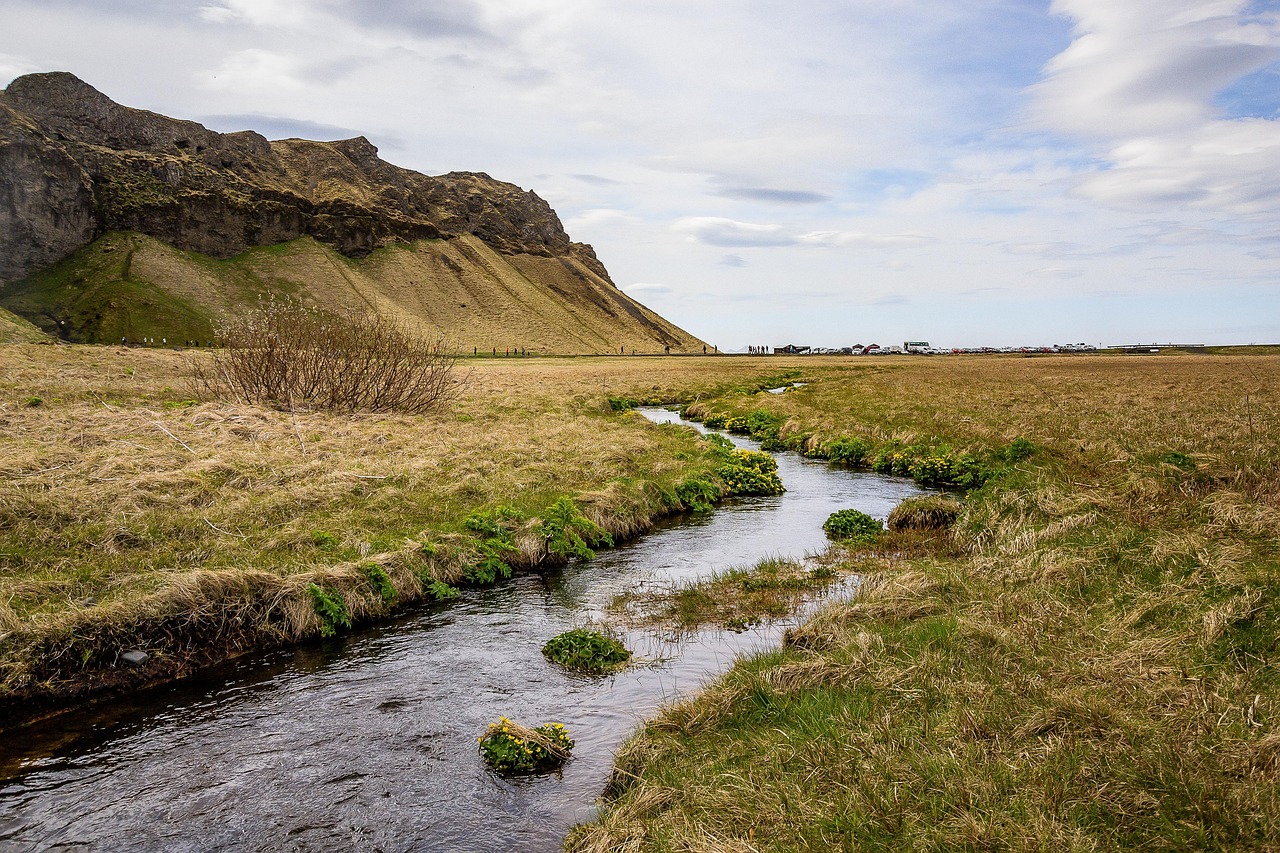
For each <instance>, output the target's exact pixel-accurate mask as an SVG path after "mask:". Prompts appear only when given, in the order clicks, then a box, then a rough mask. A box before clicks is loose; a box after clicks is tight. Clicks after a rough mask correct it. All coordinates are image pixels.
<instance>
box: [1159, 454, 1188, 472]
mask: <svg viewBox="0 0 1280 853" xmlns="http://www.w3.org/2000/svg"><path fill="white" fill-rule="evenodd" d="M1160 461H1161V462H1164V463H1165V464H1167V465H1172V466H1173V467H1175V468H1179V469H1181V470H1183V471H1188V472H1190V471H1194V470H1196V462H1195V460H1194V459H1192V458H1191V457H1190V456H1188V455H1187V454H1185V453H1181V452H1179V451H1177V450H1171V451H1169V452H1168V453H1166V454H1164V455H1163V456H1161V457H1160Z"/></svg>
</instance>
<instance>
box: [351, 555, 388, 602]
mask: <svg viewBox="0 0 1280 853" xmlns="http://www.w3.org/2000/svg"><path fill="white" fill-rule="evenodd" d="M360 568H361V571H363V572H364V576H365V578H366V579H367V580H368V581H369V584H370V585H371V586H372V587H373V588H374V590H376V591H377V593H378V595H379V596H381V597H382V600H383V602H384V603H386V604H390V603H391V602H393V601H395V599H396V588H395V585H394V584H393V583H391V576H390V575H388V574H387V570H386V569H384V568H383V567H382V566H380V565H378V564H377V563H365V564H364V565H363V566H361V567H360Z"/></svg>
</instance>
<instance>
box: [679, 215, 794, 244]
mask: <svg viewBox="0 0 1280 853" xmlns="http://www.w3.org/2000/svg"><path fill="white" fill-rule="evenodd" d="M672 228H673V229H675V230H676V231H679V232H681V233H683V234H686V235H688V236H689V238H690V239H691V240H695V241H697V242H699V243H706V244H707V245H709V246H724V247H726V248H733V247H738V246H742V247H746V246H791V245H794V244H795V243H796V242H797V238H796V237H795V236H794V235H791V234H787V233H786V232H785V231H784V230H783V228H782V226H780V225H759V224H756V223H754V222H738V221H736V220H733V219H724V218H722V217H718V216H686V217H685V218H683V219H680V220H678V221H677V222H676V223H675V224H674V225H672Z"/></svg>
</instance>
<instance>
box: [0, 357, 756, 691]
mask: <svg viewBox="0 0 1280 853" xmlns="http://www.w3.org/2000/svg"><path fill="white" fill-rule="evenodd" d="M200 358H207V354H205V353H179V352H173V351H168V350H146V349H124V348H118V347H65V346H17V345H15V346H8V347H3V348H0V362H2V364H3V370H0V374H2V375H3V377H4V379H3V381H2V384H0V433H2V434H3V435H4V436H5V438H6V440H5V441H4V442H3V443H2V444H0V549H2V550H3V553H4V555H5V556H4V559H3V560H2V561H0V635H6V636H4V637H3V638H0V644H2V645H0V660H2V661H3V667H4V671H3V673H0V682H2V683H3V684H4V685H5V686H6V687H8V688H15V687H22V686H24V685H25V686H26V687H30V686H31V685H34V684H37V683H38V682H42V681H57V680H58V679H71V680H75V679H76V678H80V677H81V676H80V675H79V673H78V672H77V673H71V671H70V669H71V668H70V667H69V666H68V661H70V660H71V659H72V658H75V659H76V661H77V662H76V666H75V668H77V670H78V669H80V668H83V669H85V670H92V669H93V668H94V667H95V666H99V665H101V666H109V664H110V663H111V661H112V660H114V656H115V655H116V654H118V652H119V651H120V645H121V644H126V643H134V644H138V645H142V646H144V647H148V648H151V649H152V650H160V651H164V650H166V649H168V650H169V651H171V652H173V650H174V647H175V644H188V640H187V639H182V640H179V638H180V637H197V638H203V641H205V642H206V644H207V645H211V647H212V646H214V645H216V644H217V643H226V644H229V647H234V648H241V647H247V646H249V645H252V644H254V643H260V642H284V641H291V640H294V639H297V638H300V637H305V636H311V635H314V634H315V633H316V632H317V631H318V630H319V628H320V622H319V620H318V618H317V616H316V613H315V608H314V607H313V606H312V603H311V601H310V598H309V597H308V595H307V592H306V588H307V585H308V584H311V583H316V584H319V585H322V586H325V587H327V588H329V589H332V590H335V591H337V592H340V593H341V594H342V595H343V597H344V599H347V604H348V607H349V610H350V615H351V616H352V618H355V619H359V618H362V617H366V616H375V615H377V614H379V613H381V612H383V611H384V610H385V609H386V608H385V605H384V602H383V601H382V600H381V597H380V595H379V594H378V592H377V590H376V589H375V588H373V587H372V586H371V585H370V583H369V582H368V580H367V579H366V577H365V575H364V568H363V567H364V566H366V565H367V564H368V563H370V562H375V563H378V564H381V565H383V566H384V568H385V569H386V571H387V572H388V574H389V575H390V578H391V583H392V586H393V587H394V589H395V591H396V595H397V597H398V600H413V599H414V598H416V597H418V596H420V595H421V594H422V584H423V579H424V578H430V577H434V578H436V579H441V580H454V579H456V578H457V577H458V575H459V574H460V573H461V571H462V570H463V568H465V566H464V562H465V559H466V555H467V554H468V553H469V551H468V549H469V548H471V549H473V548H474V538H473V537H471V536H470V535H469V534H468V533H467V532H466V531H465V530H463V529H462V520H463V519H464V517H465V516H466V515H467V514H468V513H470V512H472V511H474V510H478V509H484V508H487V507H492V506H495V505H498V504H510V505H513V506H515V507H516V508H518V509H520V510H521V511H523V512H524V513H526V514H527V515H529V516H530V517H531V520H530V521H529V522H528V523H526V525H525V529H524V530H523V531H522V532H520V531H518V534H517V537H516V538H517V545H518V546H519V549H520V551H521V557H520V558H519V559H523V560H525V562H527V563H529V564H531V565H532V564H536V563H538V562H541V560H542V558H543V556H544V555H543V554H542V553H541V549H542V548H544V547H545V546H544V544H543V542H542V541H541V540H540V539H538V538H537V537H536V536H533V535H531V531H532V530H533V528H534V526H535V522H536V516H537V514H538V513H539V512H541V511H542V510H543V509H544V508H545V507H547V506H548V505H550V504H551V503H552V502H553V501H554V500H555V499H556V498H558V497H560V496H563V495H569V496H573V497H575V498H576V499H577V502H578V505H579V506H580V508H581V509H582V511H583V513H584V514H585V515H586V516H587V517H588V518H590V519H592V520H593V521H595V522H596V523H598V524H599V525H601V526H602V527H603V528H604V529H606V530H607V531H608V532H609V533H611V534H613V535H614V536H616V537H619V538H626V537H629V536H633V535H635V534H636V533H638V532H640V531H642V530H644V529H646V528H647V526H648V525H649V524H650V523H651V521H652V519H653V518H654V517H655V515H658V514H661V513H662V512H666V511H670V500H671V498H670V490H671V488H672V486H673V485H674V484H676V483H678V482H680V481H681V480H683V479H684V478H685V477H686V476H688V475H690V474H692V473H695V472H697V471H701V470H704V469H707V468H708V467H709V466H710V465H711V462H710V461H709V460H707V459H704V458H703V457H702V455H701V452H700V451H699V450H698V442H696V440H694V439H693V438H692V437H691V436H690V434H688V433H687V431H682V430H678V429H672V428H659V427H656V426H654V425H652V424H648V423H647V422H645V421H643V419H641V418H639V417H638V416H635V415H627V414H614V413H612V412H611V410H610V407H609V404H608V401H607V398H608V397H609V396H613V395H631V396H644V397H672V396H675V395H676V394H678V393H688V392H692V393H697V391H698V389H704V390H706V391H708V392H713V391H723V390H725V389H726V388H728V387H731V386H732V385H733V384H734V383H737V382H745V383H748V384H750V385H751V386H753V387H754V386H755V385H756V384H757V383H758V382H759V380H760V377H761V376H762V375H764V374H765V373H767V372H768V371H769V370H770V369H775V368H776V365H774V364H772V363H769V362H762V361H759V360H757V361H754V362H750V361H748V360H737V361H731V360H719V361H715V360H711V359H707V360H704V359H700V358H698V359H674V358H672V359H631V358H628V359H597V360H532V359H529V360H517V359H511V360H504V359H500V360H492V359H489V360H480V361H471V360H468V361H466V362H464V363H463V365H462V367H461V369H462V370H463V371H465V372H466V373H467V374H468V376H467V379H468V382H467V386H466V389H465V391H464V393H463V395H462V396H461V398H460V399H459V400H457V401H456V403H455V405H454V406H453V407H452V408H451V409H450V410H448V411H445V412H441V413H439V414H434V415H427V416H409V415H391V414H381V415H336V414H326V413H318V412H296V413H286V412H279V411H274V410H271V409H267V408H261V407H256V406H248V405H239V404H229V403H225V402H219V401H212V400H191V399H188V398H189V397H190V396H191V395H192V394H193V392H192V390H191V388H190V386H189V385H188V384H186V382H187V377H188V376H189V375H190V372H191V366H192V359H200ZM34 398H39V400H38V403H37V402H36V401H35V399H34ZM469 543H470V544H469ZM424 545H426V546H434V547H433V548H429V549H428V552H427V553H429V554H430V555H429V556H424V552H423V550H422V546H424ZM519 559H517V562H518V561H519ZM219 614H221V615H219ZM222 618H225V621H226V622H227V623H228V624H234V625H237V626H241V628H242V633H243V634H244V636H240V637H231V636H230V634H232V633H234V632H233V631H231V629H230V628H228V624H221V623H220V622H219V619H222ZM130 625H133V626H134V627H135V628H137V629H138V630H136V631H134V633H133V634H132V635H131V634H130V633H129V626H130ZM211 638H212V639H211ZM148 642H150V643H152V645H151V646H146V644H147V643H148ZM184 648H185V645H184ZM173 653H174V654H177V653H176V652H173Z"/></svg>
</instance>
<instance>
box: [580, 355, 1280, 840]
mask: <svg viewBox="0 0 1280 853" xmlns="http://www.w3.org/2000/svg"><path fill="white" fill-rule="evenodd" d="M1277 380H1280V358H1277V357H1275V356H1274V355H1264V356H1256V357H1248V358H1240V357H1231V356H1228V357H1210V356H1198V355H1194V356H1161V357H1157V358H1151V359H1147V358H1131V357H1110V356H1095V357H1086V358H1076V357H1063V358H1025V359H1024V358H957V359H887V360H876V361H867V360H861V361H858V360H850V361H849V362H847V370H846V372H844V373H843V374H841V373H834V374H824V375H821V376H817V377H815V381H814V383H813V384H811V385H810V386H809V387H807V388H804V389H802V390H800V391H796V392H792V393H788V394H784V395H780V396H768V395H761V396H760V397H758V398H741V397H733V398H725V399H720V400H707V401H705V403H704V405H703V406H702V409H703V410H705V411H707V412H718V413H726V414H735V415H745V414H747V413H749V412H750V411H753V410H756V409H765V410H766V411H768V412H770V413H772V414H775V415H779V416H782V417H783V418H785V419H786V421H785V423H786V426H785V427H784V429H783V433H784V434H787V435H796V436H807V437H808V438H807V441H806V443H805V446H806V448H811V449H815V450H816V449H820V448H822V447H823V446H824V445H825V443H826V442H829V441H831V440H833V439H836V438H841V437H844V438H855V437H856V438H862V439H864V440H866V441H867V442H869V443H870V444H871V445H872V446H873V447H876V446H885V445H888V444H889V443H890V442H892V441H894V440H897V441H899V442H901V443H903V444H918V445H921V446H923V447H942V446H946V447H950V448H953V449H957V450H961V449H963V450H969V451H972V452H973V453H975V454H979V455H983V454H987V453H988V451H998V450H1000V449H1001V448H1004V447H1007V446H1009V445H1010V443H1011V442H1013V441H1014V440H1015V439H1017V438H1023V439H1026V440H1027V441H1029V442H1031V443H1032V445H1034V448H1035V450H1034V452H1033V453H1031V454H1030V455H1029V456H1026V457H1025V458H1019V459H1018V460H1017V461H1015V462H1013V463H1010V464H1004V465H1003V466H1002V469H1003V470H1002V471H1001V473H1000V475H999V476H998V477H997V478H996V479H995V480H994V481H993V482H992V483H991V484H989V485H988V486H987V487H986V488H984V489H982V490H981V491H979V492H977V493H971V494H969V495H968V496H966V499H965V501H964V508H963V511H962V512H961V515H960V518H959V519H958V521H957V523H956V525H955V527H954V528H953V529H952V535H951V537H950V538H949V539H947V540H943V539H939V540H935V541H934V543H933V544H934V545H936V546H937V547H936V548H935V549H934V551H933V552H932V553H930V551H929V549H928V548H927V547H921V548H917V549H913V550H909V551H906V552H903V553H901V554H899V555H897V556H895V557H894V559H874V558H868V557H867V556H866V555H862V556H858V555H850V556H849V557H847V558H845V560H844V568H845V569H846V570H853V571H857V572H861V573H863V574H864V579H863V581H862V584H861V586H860V587H859V589H858V592H857V594H856V595H855V596H854V597H853V598H852V599H851V600H850V601H847V602H843V603H836V604H832V605H830V606H828V607H826V608H824V609H822V610H820V611H819V612H818V613H817V614H816V615H815V616H814V617H813V618H811V619H810V620H809V621H808V622H807V623H805V624H804V625H802V626H800V627H798V628H796V629H793V630H792V631H790V632H788V635H787V645H786V647H785V648H784V649H782V650H780V651H777V652H772V653H767V654H763V655H759V656H757V657H754V658H750V659H746V660H742V661H739V662H738V663H737V665H736V666H735V668H734V670H733V671H732V672H730V673H729V674H728V675H727V676H725V677H724V678H722V679H720V680H719V681H717V682H716V683H715V684H713V685H712V686H710V687H709V688H708V689H707V690H706V691H705V693H704V694H703V695H702V696H700V697H698V698H696V699H693V700H689V701H685V702H681V703H679V704H677V705H674V706H672V707H671V708H668V709H666V710H665V711H664V712H663V713H662V715H661V716H660V717H659V718H658V719H657V720H655V721H653V722H651V723H649V724H647V725H646V726H645V728H644V730H643V731H642V732H641V733H640V734H639V735H638V736H637V737H636V738H634V739H633V740H632V741H630V742H628V744H627V745H626V746H624V748H623V750H622V751H621V753H620V754H619V757H618V769H619V773H618V775H617V776H616V777H615V784H614V785H613V786H612V787H611V789H610V790H609V791H608V792H607V797H606V800H605V802H604V804H603V808H602V813H601V817H600V819H599V821H598V822H597V823H595V824H592V825H590V826H587V827H581V828H579V829H578V830H576V831H575V833H574V834H573V835H572V836H571V837H570V840H569V843H568V848H569V849H571V850H608V849H621V846H623V845H625V847H626V849H631V850H636V851H647V850H677V849H700V845H702V844H703V843H704V841H706V842H707V843H709V844H722V843H725V842H726V840H727V841H731V842H736V843H744V844H745V843H749V844H751V845H752V846H753V848H754V849H760V850H801V849H803V850H817V849H824V850H825V849H848V850H853V849H858V850H861V849H876V850H882V849H935V850H952V849H983V850H994V849H1001V850H1028V851H1030V850H1046V849H1052V850H1060V849H1061V850H1114V849H1160V850H1187V849H1229V850H1246V849H1247V850H1280V772H1277V768H1280V758H1278V757H1277V756H1280V739H1278V738H1280V736H1278V735H1277V729H1276V721H1277V716H1276V715H1277V713H1278V712H1280V674H1278V671H1277V669H1276V666H1275V662H1276V655H1277V652H1278V650H1280V526H1278V525H1277V516H1276V514H1277V512H1278V511H1280V485H1278V484H1280V417H1278V415H1280V381H1277ZM983 458H986V459H997V458H998V457H997V456H996V455H992V454H988V455H986V456H984V457H983ZM991 464H994V465H1000V463H998V462H992V463H991ZM651 791H658V792H664V793H663V795H662V796H661V797H650V792H651ZM637 801H645V802H648V803H649V806H648V807H647V808H646V809H644V810H642V811H639V812H638V813H632V812H631V811H629V810H630V809H631V808H632V805H633V803H635V802H637Z"/></svg>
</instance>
